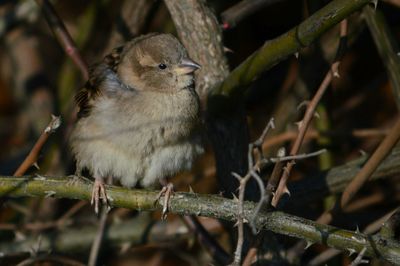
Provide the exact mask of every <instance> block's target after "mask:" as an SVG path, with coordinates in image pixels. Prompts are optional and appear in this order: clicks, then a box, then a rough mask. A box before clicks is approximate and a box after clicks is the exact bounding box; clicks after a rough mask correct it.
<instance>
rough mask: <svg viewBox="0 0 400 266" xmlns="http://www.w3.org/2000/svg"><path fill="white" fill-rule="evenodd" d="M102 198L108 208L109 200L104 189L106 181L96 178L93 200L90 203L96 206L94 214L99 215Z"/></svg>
mask: <svg viewBox="0 0 400 266" xmlns="http://www.w3.org/2000/svg"><path fill="white" fill-rule="evenodd" d="M100 196H101V198H102V200H103V204H104V205H106V206H107V207H108V198H107V192H106V189H105V187H104V179H103V178H102V177H97V176H96V177H95V180H94V184H93V190H92V200H91V201H90V204H91V205H93V204H94V212H95V213H96V214H98V213H99V202H100Z"/></svg>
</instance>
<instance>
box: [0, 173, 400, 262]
mask: <svg viewBox="0 0 400 266" xmlns="http://www.w3.org/2000/svg"><path fill="white" fill-rule="evenodd" d="M91 188H92V183H89V182H84V181H81V180H79V179H72V178H57V177H42V176H39V177H32V176H25V177H9V176H0V196H5V197H50V196H51V197H57V198H69V199H80V200H89V198H90V194H91ZM107 194H108V196H109V197H110V204H111V205H112V206H113V207H123V208H129V209H136V210H156V209H161V206H160V205H159V204H158V203H156V204H155V202H156V198H157V194H158V193H157V191H148V190H129V189H126V188H122V187H115V186H109V187H107ZM237 204H238V202H237V201H235V200H230V199H226V198H223V197H220V196H215V195H201V194H195V193H175V194H174V196H173V197H172V198H171V207H170V212H173V213H177V214H180V215H189V214H194V215H198V216H207V217H212V218H218V219H223V220H227V221H236V219H237V217H236V210H237ZM254 209H255V203H251V202H245V204H244V216H245V217H246V219H247V220H250V219H251V218H252V215H253V210H254ZM256 225H257V226H258V228H259V229H263V230H271V231H273V232H275V233H279V234H283V235H287V236H292V237H297V238H301V239H304V240H306V241H308V242H309V243H317V242H318V243H323V244H326V245H328V246H330V247H334V248H337V249H340V250H348V251H353V252H360V251H361V250H362V249H363V248H366V249H367V250H366V254H367V255H368V256H372V257H379V258H383V259H385V260H387V261H390V262H392V263H394V264H398V263H399V262H398V260H397V258H399V257H400V245H399V244H398V243H397V242H395V241H392V240H390V239H384V238H382V237H381V236H379V235H377V236H368V235H364V234H361V233H358V232H352V231H348V230H342V229H340V228H336V227H333V226H329V225H320V224H317V223H315V222H313V221H310V220H307V219H303V218H300V217H296V216H293V215H290V214H286V213H283V212H269V213H260V214H259V215H258V217H257V219H256Z"/></svg>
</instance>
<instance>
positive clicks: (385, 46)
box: [363, 6, 400, 108]
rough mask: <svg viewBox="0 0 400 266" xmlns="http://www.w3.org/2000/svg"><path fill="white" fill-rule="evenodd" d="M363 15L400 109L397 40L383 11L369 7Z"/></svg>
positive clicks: (399, 65)
mask: <svg viewBox="0 0 400 266" xmlns="http://www.w3.org/2000/svg"><path fill="white" fill-rule="evenodd" d="M363 15H364V16H365V19H366V21H367V24H368V28H369V30H370V32H371V34H372V37H373V38H374V42H375V45H376V46H377V48H378V51H379V54H380V56H381V58H382V61H383V63H384V65H385V67H386V70H387V72H388V75H389V79H390V82H391V84H392V87H393V94H394V95H395V97H396V103H397V107H399V108H400V58H399V55H398V52H399V47H398V45H397V43H396V39H395V38H394V36H393V34H392V33H391V32H390V29H389V27H388V25H387V23H386V20H385V17H384V16H383V14H382V12H381V11H379V10H375V9H374V8H372V7H368V6H367V7H365V8H364V10H363Z"/></svg>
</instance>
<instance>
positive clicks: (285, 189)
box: [283, 186, 291, 197]
mask: <svg viewBox="0 0 400 266" xmlns="http://www.w3.org/2000/svg"><path fill="white" fill-rule="evenodd" d="M283 193H286V194H288V195H289V197H290V196H291V194H290V191H289V189H288V188H287V186H285V188H284V189H283Z"/></svg>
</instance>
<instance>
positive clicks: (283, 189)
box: [271, 19, 347, 207]
mask: <svg viewBox="0 0 400 266" xmlns="http://www.w3.org/2000/svg"><path fill="white" fill-rule="evenodd" d="M346 46H347V19H343V20H342V21H341V22H340V42H339V46H338V48H337V51H336V57H335V59H334V62H333V63H332V66H331V69H330V70H329V71H328V73H327V74H326V75H325V78H324V80H323V81H322V83H321V85H320V86H319V88H318V90H317V92H316V93H315V95H314V97H313V98H312V100H311V102H309V103H308V105H307V109H306V112H305V114H304V117H303V119H302V120H301V121H300V122H299V123H298V127H299V134H298V135H297V137H296V139H295V141H294V144H293V146H292V149H291V150H290V155H296V154H297V153H298V152H299V150H300V146H301V144H302V143H303V140H304V137H305V135H306V132H307V129H308V127H309V125H310V123H311V120H312V118H313V117H314V114H315V110H316V108H317V105H318V103H319V102H320V100H321V98H322V96H323V95H324V94H325V91H326V90H327V89H328V87H329V85H330V83H331V82H332V79H333V78H334V77H339V64H340V59H341V58H342V56H343V54H344V51H345V49H346ZM294 164H295V160H292V161H290V162H288V163H287V164H286V166H285V168H284V171H283V174H282V176H281V179H280V180H279V185H278V188H277V189H276V192H275V195H274V197H273V198H272V202H271V204H272V206H274V207H276V206H277V205H278V202H279V200H280V198H281V197H282V196H283V195H284V194H285V193H289V194H290V192H289V189H288V188H287V181H288V179H289V175H290V172H291V170H292V168H293V166H294Z"/></svg>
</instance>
